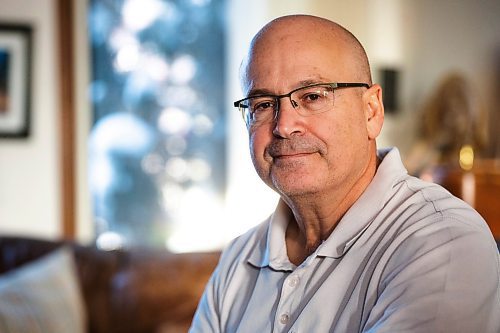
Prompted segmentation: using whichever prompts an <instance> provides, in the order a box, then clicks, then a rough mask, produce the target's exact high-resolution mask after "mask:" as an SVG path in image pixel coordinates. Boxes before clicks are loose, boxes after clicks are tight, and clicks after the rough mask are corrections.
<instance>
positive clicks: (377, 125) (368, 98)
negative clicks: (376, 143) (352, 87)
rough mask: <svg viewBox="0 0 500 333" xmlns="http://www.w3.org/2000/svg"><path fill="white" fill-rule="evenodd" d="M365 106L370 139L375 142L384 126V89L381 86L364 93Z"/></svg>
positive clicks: (373, 87) (372, 87)
mask: <svg viewBox="0 0 500 333" xmlns="http://www.w3.org/2000/svg"><path fill="white" fill-rule="evenodd" d="M363 105H364V107H365V120H366V129H367V131H368V138H370V139H372V140H375V139H376V138H377V136H378V135H379V134H380V131H381V130H382V125H383V124H384V103H383V101H382V87H381V86H380V85H378V84H374V85H372V86H371V87H370V88H368V89H367V90H366V91H365V92H364V94H363Z"/></svg>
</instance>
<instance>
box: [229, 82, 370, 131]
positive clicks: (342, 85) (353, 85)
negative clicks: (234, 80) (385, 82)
mask: <svg viewBox="0 0 500 333" xmlns="http://www.w3.org/2000/svg"><path fill="white" fill-rule="evenodd" d="M317 86H330V87H331V88H332V92H333V93H335V89H340V88H367V89H369V88H370V85H369V84H368V83H361V82H321V83H314V84H310V85H306V86H303V87H299V88H296V89H293V90H292V91H290V92H289V93H287V94H283V95H272V94H260V95H253V96H248V97H245V98H242V99H240V100H237V101H235V102H234V103H233V105H234V107H236V108H238V110H240V112H241V116H242V117H243V119H244V120H245V116H244V113H243V112H242V111H241V109H242V107H241V106H240V104H241V102H243V101H246V100H249V99H252V98H258V97H270V98H273V99H274V100H275V101H276V102H277V103H276V110H273V111H274V113H275V117H276V115H277V114H278V110H279V106H280V100H281V99H282V98H284V97H288V98H289V99H290V102H291V104H292V107H293V108H294V109H296V106H295V105H294V103H293V102H295V101H294V100H292V94H293V93H294V92H296V91H299V90H302V89H306V88H312V87H317ZM295 103H297V102H295ZM332 106H333V105H332ZM320 113H322V112H320ZM245 123H247V121H246V120H245ZM247 125H250V124H248V123H247Z"/></svg>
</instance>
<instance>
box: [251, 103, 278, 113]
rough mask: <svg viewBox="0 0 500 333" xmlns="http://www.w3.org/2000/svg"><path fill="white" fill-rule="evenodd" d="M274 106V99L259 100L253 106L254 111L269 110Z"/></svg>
mask: <svg viewBox="0 0 500 333" xmlns="http://www.w3.org/2000/svg"><path fill="white" fill-rule="evenodd" d="M273 108H274V102H273V101H262V102H258V103H256V104H255V105H254V106H253V110H254V112H262V111H268V110H273Z"/></svg>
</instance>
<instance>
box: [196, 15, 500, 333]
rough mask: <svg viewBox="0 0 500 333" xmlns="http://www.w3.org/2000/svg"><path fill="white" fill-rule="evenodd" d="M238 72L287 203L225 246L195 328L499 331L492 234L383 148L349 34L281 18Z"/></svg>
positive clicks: (255, 143)
mask: <svg viewBox="0 0 500 333" xmlns="http://www.w3.org/2000/svg"><path fill="white" fill-rule="evenodd" d="M241 76H242V77H241V79H242V87H243V91H244V93H245V95H246V96H247V98H245V99H243V100H240V101H238V102H236V103H235V105H236V106H238V107H239V108H240V110H241V111H242V112H243V116H244V118H245V121H246V124H247V128H248V132H249V139H250V151H251V156H252V160H253V163H254V166H255V168H256V170H257V172H258V174H259V176H260V177H261V178H262V180H263V181H264V182H265V183H266V184H267V185H269V187H271V188H272V189H273V190H275V191H277V192H278V193H279V194H280V196H281V200H280V203H279V204H278V207H277V209H276V211H275V213H274V214H273V215H272V216H271V217H270V218H269V219H268V220H267V221H265V222H264V223H263V224H261V225H259V226H257V227H255V228H254V229H252V230H250V231H249V232H247V233H246V234H244V235H242V236H240V237H239V238H237V239H235V240H234V241H233V242H232V243H231V244H230V245H229V246H228V248H227V249H226V250H225V251H224V252H223V254H222V257H221V259H220V262H219V265H218V267H217V269H216V270H215V272H214V274H213V276H212V278H211V279H210V281H209V283H208V285H207V287H206V290H205V293H204V295H203V297H202V299H201V301H200V304H199V306H198V310H197V312H196V315H195V318H194V320H193V324H192V327H191V332H259V333H260V332H499V331H500V289H499V270H500V268H499V261H498V252H497V248H496V244H495V242H494V240H493V237H492V235H491V233H490V231H489V229H488V227H487V225H486V223H485V222H484V220H483V219H482V218H481V217H480V216H479V215H478V214H477V213H476V212H475V211H474V210H472V209H471V208H470V207H469V206H467V205H466V204H465V203H463V202H462V201H460V200H458V199H456V198H454V197H452V196H451V195H450V194H449V193H448V192H447V191H445V190H444V189H442V188H441V187H439V186H437V185H433V184H429V183H424V182H422V181H420V180H418V179H416V178H413V177H410V176H408V175H407V173H406V170H405V169H404V167H403V165H402V163H401V159H400V157H399V153H398V151H397V150H396V149H392V150H386V151H378V152H377V149H376V143H375V139H376V138H377V136H378V135H379V133H380V130H381V128H382V124H383V118H384V107H383V103H382V89H381V87H380V86H379V85H377V84H372V83H371V76H370V69H369V65H368V60H367V57H366V54H365V51H364V49H363V47H362V46H361V45H360V43H359V42H358V41H357V40H356V38H355V37H354V36H353V35H352V34H351V33H349V32H348V31H347V30H345V29H344V28H342V27H341V26H339V25H337V24H335V23H333V22H331V21H328V20H325V19H322V18H318V17H312V16H304V15H298V16H286V17H282V18H278V19H276V20H274V21H272V22H270V23H269V24H268V25H266V26H265V27H264V28H263V29H262V30H261V31H260V32H259V33H258V34H257V35H256V36H255V37H254V39H253V41H252V43H251V47H250V51H249V54H248V57H247V58H246V60H245V61H244V63H243V65H242V73H241ZM242 200H245V201H246V203H247V205H248V207H249V209H252V195H251V194H249V196H248V197H247V198H242ZM242 213H243V214H244V212H242Z"/></svg>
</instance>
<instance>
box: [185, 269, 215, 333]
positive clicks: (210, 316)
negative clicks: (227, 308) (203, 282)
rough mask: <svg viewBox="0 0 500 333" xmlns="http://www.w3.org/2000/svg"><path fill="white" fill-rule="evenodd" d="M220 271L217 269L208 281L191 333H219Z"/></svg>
mask: <svg viewBox="0 0 500 333" xmlns="http://www.w3.org/2000/svg"><path fill="white" fill-rule="evenodd" d="M218 271H219V269H218V268H216V269H215V271H214V273H213V274H212V276H211V277H210V279H209V280H208V283H207V286H206V287H205V291H204V292H203V295H202V297H201V299H200V302H199V304H198V308H197V309H196V312H195V315H194V317H193V322H192V323H191V328H190V329H189V333H198V332H200V333H201V332H203V333H210V332H211V333H219V332H221V329H220V318H219V312H218V310H217V309H218V306H217V303H218V301H217V300H218V295H217V291H216V290H217V287H216V285H217V275H218Z"/></svg>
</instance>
